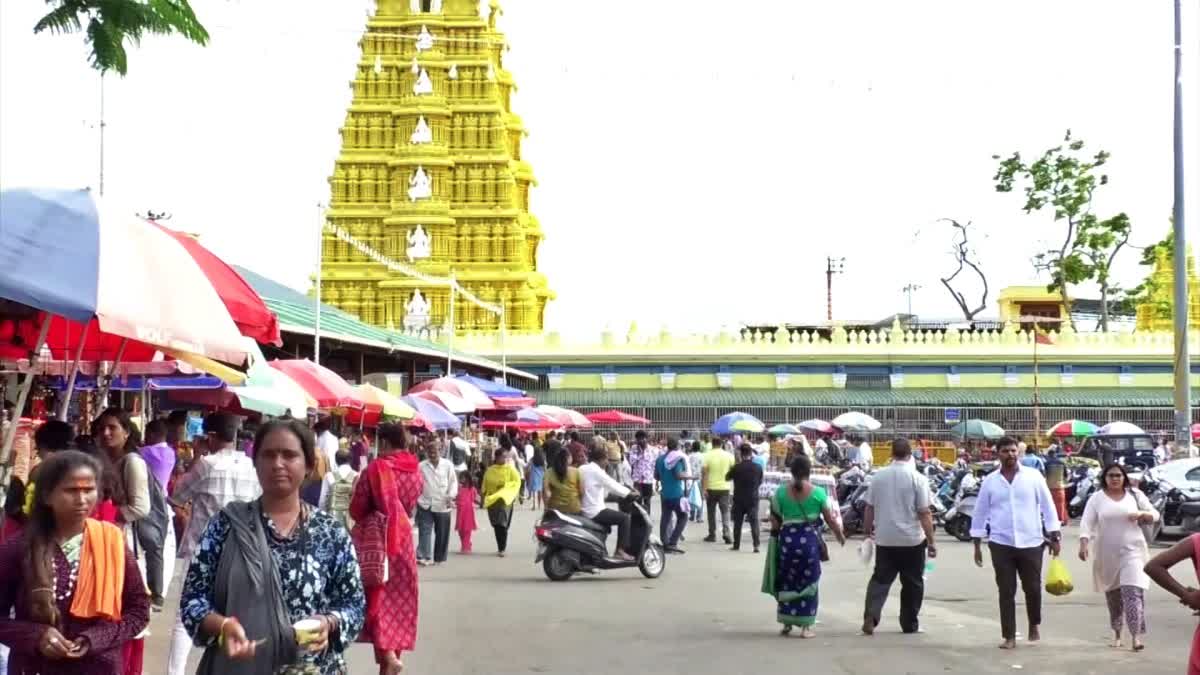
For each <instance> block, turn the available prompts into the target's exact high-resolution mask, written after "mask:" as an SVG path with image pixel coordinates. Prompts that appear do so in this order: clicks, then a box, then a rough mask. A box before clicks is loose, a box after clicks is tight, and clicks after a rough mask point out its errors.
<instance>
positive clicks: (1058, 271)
mask: <svg viewBox="0 0 1200 675" xmlns="http://www.w3.org/2000/svg"><path fill="white" fill-rule="evenodd" d="M992 159H995V160H998V161H999V166H998V167H997V169H996V175H995V176H993V177H992V180H994V181H995V184H996V191H997V192H1012V191H1013V189H1014V188H1015V187H1021V189H1022V190H1023V191H1024V193H1025V205H1024V207H1023V209H1024V211H1025V212H1026V213H1034V212H1036V211H1042V210H1043V209H1046V208H1050V209H1053V212H1054V220H1055V222H1058V223H1061V224H1062V226H1063V236H1062V244H1061V245H1060V246H1059V247H1058V248H1055V249H1051V250H1048V251H1043V252H1041V253H1039V254H1038V255H1037V256H1035V258H1034V266H1035V267H1037V269H1039V270H1042V271H1045V272H1047V273H1048V274H1049V275H1050V283H1049V285H1048V286H1047V288H1048V289H1049V290H1051V291H1057V292H1059V293H1060V294H1061V295H1062V299H1063V304H1064V305H1066V306H1067V308H1068V309H1069V308H1070V307H1071V287H1072V286H1074V285H1078V284H1080V283H1083V282H1086V281H1095V282H1096V283H1097V284H1098V285H1099V286H1100V308H1101V316H1100V328H1101V330H1103V331H1107V330H1108V319H1109V299H1110V296H1112V295H1113V294H1114V293H1115V292H1116V291H1117V290H1118V289H1116V288H1115V287H1114V286H1113V284H1112V282H1111V278H1110V276H1109V271H1110V270H1111V268H1112V264H1113V260H1114V259H1115V258H1116V256H1117V254H1119V253H1120V252H1121V250H1122V249H1123V248H1124V247H1125V245H1126V244H1128V243H1129V234H1130V229H1131V225H1130V221H1129V216H1128V215H1126V214H1125V213H1123V212H1122V213H1118V214H1116V215H1115V216H1111V217H1109V218H1100V217H1099V216H1097V215H1096V214H1095V213H1094V212H1093V204H1092V201H1093V198H1094V196H1095V193H1096V189H1097V188H1099V187H1101V186H1103V185H1107V184H1108V175H1107V174H1104V173H1101V172H1100V169H1101V167H1103V166H1104V165H1105V164H1106V163H1108V159H1109V153H1108V152H1105V151H1104V150H1100V151H1097V152H1096V153H1095V154H1094V155H1089V154H1088V152H1087V151H1085V150H1084V142H1083V141H1082V140H1079V139H1076V138H1072V136H1071V132H1070V130H1068V131H1067V133H1066V136H1065V138H1064V139H1063V143H1062V144H1061V145H1057V146H1055V147H1053V148H1050V149H1049V150H1046V151H1045V152H1043V153H1042V155H1041V156H1040V157H1038V158H1037V159H1035V160H1034V161H1032V162H1026V161H1025V160H1024V159H1023V158H1022V157H1021V153H1020V152H1014V153H1013V154H1012V155H1011V156H1009V157H1007V158H1003V159H1002V158H1001V157H1000V155H993V156H992Z"/></svg>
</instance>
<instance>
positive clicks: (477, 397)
mask: <svg viewBox="0 0 1200 675" xmlns="http://www.w3.org/2000/svg"><path fill="white" fill-rule="evenodd" d="M422 391H444V392H446V393H447V394H453V395H454V396H457V397H458V398H461V399H463V400H465V401H467V402H468V403H470V404H472V405H473V406H475V408H474V409H475V410H494V409H495V408H496V404H495V403H492V399H491V398H489V397H488V395H487V394H485V393H484V392H483V390H482V389H480V388H479V387H476V386H475V385H473V384H471V383H470V382H468V381H466V380H465V379H462V378H458V377H439V378H435V379H432V380H425V381H424V382H419V383H417V384H415V385H413V386H412V388H410V389H409V390H408V393H410V394H416V393H418V392H422Z"/></svg>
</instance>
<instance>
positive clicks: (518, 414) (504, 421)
mask: <svg viewBox="0 0 1200 675" xmlns="http://www.w3.org/2000/svg"><path fill="white" fill-rule="evenodd" d="M480 426H481V427H483V428H484V429H516V430H518V431H551V430H554V429H561V428H562V427H563V426H564V425H563V423H562V422H560V421H558V420H556V419H554V418H552V417H550V416H549V415H546V414H545V413H542V412H539V411H538V410H536V409H534V408H524V409H521V410H514V411H512V412H510V413H508V414H506V415H505V416H504V417H502V418H499V419H490V420H484V421H483V422H481V423H480Z"/></svg>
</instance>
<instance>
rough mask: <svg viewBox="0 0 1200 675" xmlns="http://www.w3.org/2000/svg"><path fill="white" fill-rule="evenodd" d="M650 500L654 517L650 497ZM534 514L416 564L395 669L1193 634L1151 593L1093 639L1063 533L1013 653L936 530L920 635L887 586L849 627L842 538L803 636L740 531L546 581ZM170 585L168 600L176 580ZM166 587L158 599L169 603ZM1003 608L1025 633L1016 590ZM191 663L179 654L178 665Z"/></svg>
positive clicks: (740, 665) (972, 579)
mask: <svg viewBox="0 0 1200 675" xmlns="http://www.w3.org/2000/svg"><path fill="white" fill-rule="evenodd" d="M654 506H655V509H654V513H655V516H656V517H657V514H658V507H659V505H658V503H657V501H656V503H655V505H654ZM533 521H534V515H533V514H532V513H531V512H529V511H525V510H519V511H518V513H517V516H516V520H515V523H514V526H513V531H512V534H511V536H510V541H509V555H508V557H506V558H498V557H496V556H495V554H494V551H495V544H494V541H493V539H492V533H491V530H490V529H489V528H488V527H487V519H486V518H481V519H480V521H479V522H480V523H481V527H482V529H480V530H479V531H478V532H476V533H475V551H476V553H474V554H473V555H470V556H463V555H459V554H457V553H455V551H457V549H458V543H457V537H455V541H454V542H453V543H452V544H451V556H450V560H449V561H448V562H447V563H446V564H445V565H443V566H441V567H436V568H423V569H422V570H421V619H420V628H419V642H418V646H417V651H416V652H415V653H412V654H408V655H406V657H405V662H406V664H407V672H409V673H421V674H424V673H456V674H457V673H461V674H463V675H467V674H472V675H473V674H479V675H485V674H486V675H506V674H516V673H570V674H571V675H583V674H593V673H594V674H601V673H604V674H608V673H621V672H625V673H635V672H637V673H641V672H653V673H656V674H664V675H665V674H668V673H688V674H691V675H710V674H711V675H716V674H718V673H720V674H722V675H724V674H728V673H752V672H754V673H757V672H785V671H793V672H814V673H832V674H839V673H846V674H850V673H853V674H856V675H865V674H872V673H881V674H882V673H888V674H898V673H913V674H927V673H972V674H976V673H1001V672H1003V673H1013V672H1021V673H1039V674H1045V675H1053V674H1058V673H1062V674H1066V673H1070V674H1071V675H1084V674H1087V673H1137V674H1138V675H1143V674H1144V675H1150V674H1157V673H1163V674H1164V675H1165V674H1168V673H1183V672H1185V671H1186V658H1187V653H1188V649H1189V646H1190V643H1191V639H1192V634H1193V631H1194V630H1195V629H1196V621H1197V619H1196V617H1194V616H1192V615H1191V613H1190V612H1188V611H1186V610H1185V609H1184V608H1183V607H1181V606H1179V605H1178V604H1177V603H1176V602H1175V601H1174V600H1173V598H1171V597H1170V596H1168V595H1166V594H1165V593H1163V592H1162V591H1159V590H1157V589H1156V588H1152V589H1151V590H1150V592H1149V594H1148V607H1147V622H1148V624H1149V630H1150V633H1149V635H1148V636H1147V637H1146V644H1147V648H1146V650H1145V651H1144V652H1142V653H1140V654H1134V653H1132V652H1130V651H1129V650H1112V649H1109V648H1107V647H1106V646H1105V640H1106V635H1107V631H1108V627H1107V626H1108V613H1107V609H1106V607H1105V604H1104V598H1103V596H1102V595H1100V594H1098V593H1095V592H1093V591H1092V586H1091V574H1090V568H1089V567H1088V566H1087V565H1085V564H1084V563H1081V562H1080V561H1079V560H1078V559H1076V558H1074V557H1073V554H1074V551H1075V550H1076V547H1077V539H1076V533H1075V531H1074V529H1073V528H1072V529H1071V530H1069V531H1068V534H1067V541H1066V545H1065V546H1064V551H1067V552H1070V554H1071V555H1070V556H1067V557H1066V558H1065V559H1066V560H1067V561H1068V563H1069V566H1070V569H1071V572H1072V574H1073V576H1074V581H1075V591H1074V592H1073V593H1071V594H1070V595H1068V596H1066V597H1062V598H1056V597H1051V596H1046V597H1045V601H1044V610H1043V613H1044V615H1045V616H1044V624H1043V627H1042V634H1043V641H1042V643H1040V644H1037V645H1030V644H1028V643H1025V642H1023V641H1022V642H1020V643H1019V648H1018V649H1017V650H1016V651H1013V652H1005V651H1001V650H999V649H997V648H996V645H997V644H998V643H999V641H1000V626H999V619H998V612H997V608H996V589H995V585H994V583H993V579H992V570H991V568H990V565H989V564H988V563H987V562H986V561H985V567H984V568H983V569H978V568H976V567H975V566H974V564H973V563H972V561H971V547H970V545H969V544H963V543H959V542H957V541H952V540H950V539H949V538H948V537H946V536H944V535H943V536H940V541H939V547H940V549H941V551H940V557H939V558H938V559H937V561H936V563H935V568H934V570H933V572H932V573H931V574H930V575H929V578H928V580H927V582H926V597H925V606H924V609H923V611H922V628H923V630H924V633H923V634H918V635H903V634H901V633H900V632H899V626H898V622H897V619H896V614H897V612H898V610H899V599H898V592H899V584H898V583H897V585H896V587H895V588H894V589H893V593H892V598H891V599H890V600H889V602H888V606H887V607H886V608H885V610H884V621H883V623H882V624H881V625H880V627H879V629H878V632H877V633H876V635H875V636H874V637H871V638H866V637H862V636H860V635H859V634H858V629H859V626H861V624H862V598H863V592H864V589H865V587H866V581H867V577H868V576H869V574H870V572H869V570H867V569H866V568H864V567H863V566H862V565H861V564H860V563H859V562H858V558H857V553H856V551H855V547H856V545H857V540H855V541H852V542H850V543H849V544H847V546H846V548H845V549H839V548H838V547H837V544H836V543H833V544H832V545H831V554H832V556H833V561H832V562H831V563H829V564H827V566H826V568H825V571H824V573H823V578H822V583H821V610H820V615H819V620H820V623H819V624H818V626H817V637H816V638H814V639H812V640H802V639H800V638H799V637H796V636H793V637H789V638H781V637H779V636H778V634H777V633H778V625H777V624H776V623H775V620H774V611H775V607H774V604H773V601H772V600H771V598H769V597H768V596H765V595H763V594H761V593H759V590H758V589H759V583H760V578H761V577H760V575H761V572H762V564H763V557H762V555H761V554H760V555H755V554H753V553H750V552H749V548H750V547H749V542H748V541H745V540H748V538H749V532H746V533H745V535H744V541H743V549H742V551H741V552H740V553H733V552H730V551H728V550H727V547H725V546H723V545H721V544H705V543H702V542H701V541H700V539H701V538H702V537H703V536H704V534H705V532H704V530H703V529H701V527H702V526H698V525H692V526H691V527H690V528H689V530H688V535H687V537H688V541H687V542H686V543H685V544H684V547H685V548H686V549H687V550H688V553H687V554H686V555H682V556H671V557H670V558H669V559H668V563H667V569H666V571H665V572H664V573H663V575H662V577H660V578H659V579H654V580H650V579H645V578H644V577H642V576H641V574H639V573H638V572H637V571H636V570H622V571H618V572H611V573H603V574H600V575H596V576H591V575H584V576H579V577H575V578H573V579H572V580H570V581H568V582H565V583H553V582H550V581H549V580H547V579H546V578H545V576H544V575H543V573H542V570H541V567H540V566H535V565H534V564H533V555H534V547H535V544H534V542H533V540H532V525H533ZM1184 574H1185V577H1188V576H1190V572H1185V573H1184ZM172 595H173V596H175V597H177V595H178V589H177V588H175V589H173V593H172ZM1019 595H1020V594H1018V596H1019ZM175 597H173V598H172V604H170V605H168V607H172V606H174V605H175V604H176V602H177V601H176V600H175ZM1017 614H1018V622H1019V623H1018V625H1019V626H1021V630H1022V632H1023V631H1024V628H1023V624H1024V618H1023V617H1024V610H1023V609H1022V607H1021V602H1020V599H1019V598H1018V610H1017ZM171 620H173V615H171V614H170V613H169V612H166V613H163V614H158V615H155V618H154V622H153V623H152V629H153V631H154V635H153V636H152V637H151V638H150V641H149V643H148V647H147V658H146V665H147V667H146V673H147V674H158V673H162V672H165V664H166V644H167V642H168V637H167V636H169V632H170V621H171ZM198 658H199V653H198V652H196V651H195V650H193V654H192V664H193V665H192V667H191V669H189V671H188V672H189V673H191V672H194V664H195V662H196V661H197V660H198ZM350 664H351V667H350V672H351V673H354V674H355V675H358V674H359V673H373V672H376V671H375V670H374V663H373V658H372V655H371V652H370V649H369V648H368V647H367V646H365V645H360V646H355V647H354V648H352V650H351V653H350Z"/></svg>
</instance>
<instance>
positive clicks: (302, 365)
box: [270, 359, 366, 409]
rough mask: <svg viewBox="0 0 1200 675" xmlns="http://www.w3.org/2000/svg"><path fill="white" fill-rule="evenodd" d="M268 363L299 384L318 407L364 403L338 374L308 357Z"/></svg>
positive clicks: (330, 407)
mask: <svg viewBox="0 0 1200 675" xmlns="http://www.w3.org/2000/svg"><path fill="white" fill-rule="evenodd" d="M270 365H271V367H272V368H274V369H276V370H278V371H280V372H282V373H283V374H284V375H287V376H288V377H290V378H291V379H292V380H294V381H295V382H296V384H298V385H300V386H301V387H302V388H303V389H304V391H305V392H307V393H308V395H309V396H311V397H312V398H313V400H314V401H316V402H317V407H319V408H323V409H334V408H357V409H361V408H363V407H364V406H365V405H366V402H365V401H363V399H362V396H360V395H359V393H358V392H357V391H355V389H354V387H352V386H350V385H349V384H348V383H347V382H346V381H345V380H343V379H342V378H341V376H340V375H338V374H337V373H335V372H333V371H332V370H329V369H328V368H326V367H324V366H320V365H317V364H316V363H313V362H312V361H310V360H308V359H286V360H278V361H271V362H270Z"/></svg>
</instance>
